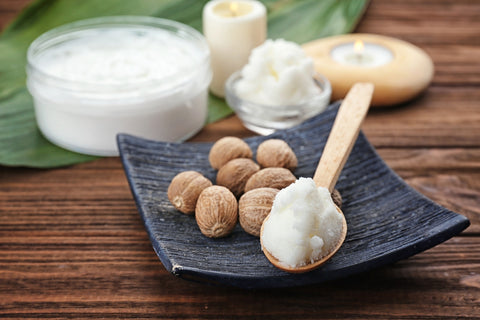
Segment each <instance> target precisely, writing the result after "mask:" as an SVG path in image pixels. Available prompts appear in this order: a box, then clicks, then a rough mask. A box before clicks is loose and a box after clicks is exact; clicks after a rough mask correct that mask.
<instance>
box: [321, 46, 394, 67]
mask: <svg viewBox="0 0 480 320" xmlns="http://www.w3.org/2000/svg"><path fill="white" fill-rule="evenodd" d="M330 54H331V56H332V58H333V60H335V61H337V62H339V63H341V64H347V65H352V66H360V67H369V68H371V67H379V66H383V65H384V64H387V63H389V62H390V61H392V60H393V54H392V52H391V51H390V50H389V49H388V48H386V47H384V46H381V45H379V44H375V43H363V41H362V40H357V41H355V42H354V43H353V42H347V43H343V44H341V45H338V46H336V47H335V48H333V49H332V51H331V53H330Z"/></svg>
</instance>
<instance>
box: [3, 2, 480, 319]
mask: <svg viewBox="0 0 480 320" xmlns="http://www.w3.org/2000/svg"><path fill="white" fill-rule="evenodd" d="M28 2H29V0H2V1H0V29H2V28H3V27H4V26H5V25H6V24H7V22H8V21H11V20H12V19H13V18H14V16H15V15H16V14H17V13H18V11H19V10H20V9H21V8H22V7H23V6H25V5H26V4H27V3H28ZM479 12H480V2H479V1H474V0H460V1H454V0H427V1H417V0H389V1H386V0H383V1H381V0H373V1H372V2H371V5H370V7H369V9H368V11H367V14H366V16H365V18H364V19H363V20H362V22H361V23H360V25H359V27H358V29H357V31H358V32H370V33H380V34H385V35H388V36H393V37H399V38H401V39H403V40H406V41H410V42H412V43H414V44H416V45H418V46H420V47H421V48H423V49H424V50H425V51H426V52H427V53H429V54H430V55H431V56H432V58H433V60H434V63H435V67H436V73H435V77H434V81H433V83H432V85H431V86H430V87H429V88H428V90H427V91H426V93H425V94H424V95H423V96H421V97H420V98H418V99H416V100H415V101H413V102H411V103H408V104H407V105H405V106H401V107H396V108H392V109H387V110H372V111H371V112H370V113H369V115H368V117H367V120H366V122H365V124H364V126H363V130H364V132H365V133H366V135H367V137H368V138H369V140H370V141H371V142H372V143H373V144H374V145H375V147H376V148H377V150H378V152H379V154H380V155H381V156H382V157H383V158H384V159H385V161H386V162H387V163H388V164H389V165H390V166H391V167H392V168H393V169H394V170H395V171H396V172H397V173H398V174H399V175H400V176H402V177H403V178H404V179H405V180H406V181H407V183H409V184H410V185H411V186H413V187H414V188H415V189H417V190H418V191H420V192H421V193H423V194H425V195H426V196H428V197H430V198H432V199H433V200H435V201H437V202H438V203H440V204H442V205H444V206H445V207H447V208H449V209H452V210H454V211H457V212H459V213H463V214H465V215H467V216H468V217H469V218H470V219H471V221H472V226H471V227H470V228H469V229H467V230H466V231H465V232H464V233H462V235H461V236H459V237H455V238H453V239H451V240H449V241H447V242H446V243H444V244H441V245H439V246H437V247H435V248H432V249H430V250H428V251H426V252H424V253H421V254H419V255H416V256H414V257H412V258H410V259H408V260H404V261H402V262H400V263H397V264H395V265H393V266H388V267H385V268H382V269H379V270H376V271H373V272H369V273H366V274H361V275H358V276H354V277H351V278H348V279H344V280H341V281H335V282H332V283H327V284H324V285H321V286H318V287H306V288H292V289H281V290H274V291H271V290H266V291H253V292H251V291H248V292H245V291H242V290H238V289H232V288H224V287H210V286H205V285H203V284H196V283H190V282H186V281H182V280H179V279H176V278H175V277H173V276H172V275H170V274H169V273H167V272H166V271H165V269H164V268H163V266H162V265H161V263H160V262H159V261H158V259H157V257H156V255H155V253H154V252H153V250H152V248H151V245H150V242H149V241H148V238H147V236H146V232H145V230H144V228H143V225H142V222H141V220H140V218H139V216H138V213H137V211H136V208H135V206H134V203H133V199H132V197H131V194H130V191H129V189H128V186H127V183H126V181H125V178H124V174H123V170H122V167H121V164H120V162H119V161H118V159H102V160H98V161H95V162H92V163H88V164H82V165H77V166H72V167H69V168H61V169H55V170H46V171H42V170H29V169H11V168H5V167H1V168H0V318H9V319H20V318H22V319H23V318H47V319H67V318H69V319H71V318H114V319H121V318H164V319H178V318H184V319H202V318H209V319H219V318H221V319H229V318H232V319H252V318H262V319H293V318H305V319H318V318H345V319H352V318H361V319H366V318H383V319H480V309H479V306H480V260H479V259H480V252H479V248H480V246H479V245H480V243H479V241H480V240H479V239H480V238H479V228H480V227H479V226H480V223H479V220H480V218H479V217H480V215H479V207H480V205H479V204H480V202H479V199H478V195H479V192H480V186H479V181H480V176H479V174H480V173H479V170H478V169H479V168H478V166H479V151H478V150H479V148H480V146H479V141H480V131H479V130H480V126H479V125H478V124H479V123H480V122H479V120H480V113H479V112H480V108H479V104H478V101H480V93H479V92H480V91H479V90H478V89H479V85H480V78H479V74H480V72H479V71H480V70H479V66H480V65H479V63H478V54H479V48H480V37H479V31H478V30H480V25H479V23H480V22H479V20H478V13H479ZM0 54H1V53H0ZM224 135H237V136H240V137H246V136H251V135H253V133H251V132H248V131H246V130H245V129H244V128H243V127H242V125H241V123H240V121H239V120H238V118H236V117H230V118H227V119H225V120H223V121H220V122H218V123H216V124H212V125H209V126H207V127H206V128H205V129H204V130H203V131H202V132H201V133H200V134H199V135H197V136H196V137H195V138H194V140H196V141H213V140H217V139H218V138H220V137H222V136H224Z"/></svg>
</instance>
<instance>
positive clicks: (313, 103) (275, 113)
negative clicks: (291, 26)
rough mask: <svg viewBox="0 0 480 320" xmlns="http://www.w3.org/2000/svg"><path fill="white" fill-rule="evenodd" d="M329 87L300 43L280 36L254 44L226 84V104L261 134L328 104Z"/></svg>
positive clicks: (296, 121)
mask: <svg viewBox="0 0 480 320" xmlns="http://www.w3.org/2000/svg"><path fill="white" fill-rule="evenodd" d="M331 93H332V88H331V86H330V82H329V81H328V79H327V78H325V77H324V76H322V75H321V74H318V73H316V72H315V69H314V65H313V60H312V59H311V58H309V57H307V56H306V55H305V53H304V52H303V50H302V49H301V47H300V46H299V45H297V44H295V43H293V42H288V41H285V40H282V39H279V40H267V41H266V42H265V43H264V44H262V45H261V46H259V47H257V48H255V49H254V50H253V51H252V53H251V55H250V58H249V62H248V64H247V65H246V66H245V67H244V68H243V69H242V70H240V71H237V72H236V73H234V74H232V75H231V76H230V77H229V78H228V80H227V82H226V84H225V96H226V100H227V103H228V104H229V106H230V107H231V108H232V109H233V110H234V111H235V113H236V114H237V116H238V117H239V118H240V119H241V120H242V122H243V124H244V125H245V127H247V128H248V129H250V130H252V131H254V132H256V133H259V134H262V135H267V134H271V133H273V132H274V131H276V130H281V129H287V128H291V127H293V126H296V125H298V124H300V123H302V122H303V121H305V120H306V119H309V118H311V117H313V116H315V115H317V114H319V113H321V112H322V111H324V110H325V108H326V107H327V106H328V104H329V102H330V96H331Z"/></svg>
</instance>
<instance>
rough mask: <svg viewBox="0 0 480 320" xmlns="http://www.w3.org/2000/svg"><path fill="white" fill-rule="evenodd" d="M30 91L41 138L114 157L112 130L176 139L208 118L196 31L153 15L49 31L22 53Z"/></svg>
mask: <svg viewBox="0 0 480 320" xmlns="http://www.w3.org/2000/svg"><path fill="white" fill-rule="evenodd" d="M27 72H28V80H27V85H28V88H29V91H30V92H31V94H32V96H33V98H34V105H35V114H36V118H37V123H38V126H39V128H40V130H41V131H42V133H43V134H44V136H45V137H46V138H47V139H49V140H50V141H52V142H53V143H55V144H57V145H59V146H62V147H64V148H66V149H69V150H72V151H76V152H81V153H87V154H93V155H117V154H118V150H117V145H116V135H117V134H118V133H128V134H132V135H137V136H140V137H144V138H149V139H155V140H162V141H181V140H184V139H187V138H188V137H190V136H192V135H193V134H194V133H196V132H197V131H198V130H200V129H201V128H202V127H203V125H204V123H205V119H206V116H207V99H208V95H207V91H208V85H209V83H210V80H211V70H210V55H209V49H208V45H207V43H206V41H205V39H204V38H203V36H202V35H201V34H200V33H199V32H197V31H196V30H194V29H192V28H190V27H188V26H186V25H183V24H180V23H177V22H173V21H169V20H165V19H158V18H151V17H106V18H98V19H90V20H85V21H80V22H77V23H73V24H69V25H65V26H62V27H59V28H56V29H53V30H51V31H49V32H47V33H45V34H44V35H42V36H40V37H39V38H38V39H37V40H35V41H34V42H33V43H32V45H31V46H30V48H29V51H28V67H27Z"/></svg>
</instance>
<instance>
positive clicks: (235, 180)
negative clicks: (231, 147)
mask: <svg viewBox="0 0 480 320" xmlns="http://www.w3.org/2000/svg"><path fill="white" fill-rule="evenodd" d="M259 170H260V166H259V165H258V164H256V163H255V162H254V161H253V160H251V159H246V158H238V159H233V160H230V161H228V162H227V163H226V164H225V165H224V166H222V167H221V168H220V170H218V174H217V184H218V185H220V186H224V187H227V188H228V189H230V191H232V192H233V194H234V195H235V196H236V197H239V196H241V195H242V193H243V190H244V189H245V184H247V180H248V178H250V177H251V176H252V175H253V174H254V173H256V172H258V171H259Z"/></svg>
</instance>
